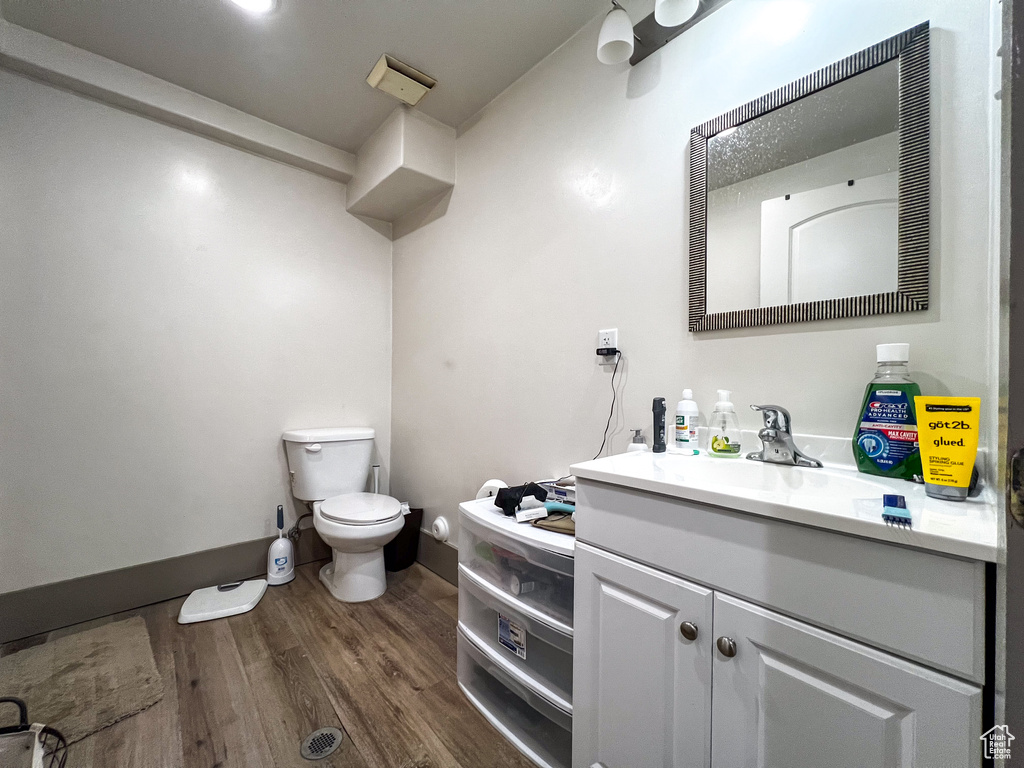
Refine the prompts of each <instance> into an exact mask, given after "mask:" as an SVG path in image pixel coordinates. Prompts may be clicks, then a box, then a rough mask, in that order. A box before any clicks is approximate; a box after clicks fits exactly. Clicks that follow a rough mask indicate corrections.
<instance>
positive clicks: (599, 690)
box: [573, 544, 714, 768]
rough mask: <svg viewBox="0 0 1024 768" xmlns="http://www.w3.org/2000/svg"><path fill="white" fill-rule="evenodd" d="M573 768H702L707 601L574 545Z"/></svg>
mask: <svg viewBox="0 0 1024 768" xmlns="http://www.w3.org/2000/svg"><path fill="white" fill-rule="evenodd" d="M576 585H577V586H576V613H575V622H576V636H575V639H574V648H573V658H574V668H573V675H574V678H573V679H574V681H575V696H574V702H575V704H574V710H573V716H574V719H575V720H574V727H573V745H574V746H573V764H574V765H578V766H579V765H583V766H588V768H589V766H591V765H593V764H594V763H596V762H600V763H602V764H603V765H606V766H608V768H611V766H623V767H624V768H625V766H630V767H631V768H639V767H640V766H666V767H668V766H676V767H677V768H688V767H689V766H706V765H709V764H710V755H711V730H710V728H708V724H709V723H710V717H711V660H712V653H711V652H712V631H711V617H712V608H713V602H714V595H713V593H712V591H711V590H710V589H705V588H704V587H699V586H697V585H696V584H690V583H688V582H686V581H683V580H682V579H678V578H675V577H674V576H670V575H668V574H666V573H660V572H658V571H656V570H654V569H653V568H646V567H644V566H642V565H637V564H634V563H630V562H629V561H628V560H625V559H623V558H621V557H616V556H615V555H611V554H607V553H602V552H600V551H599V550H597V549H593V548H590V547H587V546H585V545H582V544H577V547H576Z"/></svg>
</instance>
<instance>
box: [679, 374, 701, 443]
mask: <svg viewBox="0 0 1024 768" xmlns="http://www.w3.org/2000/svg"><path fill="white" fill-rule="evenodd" d="M699 419H700V409H698V408H697V403H695V402H694V400H693V390H692V389H684V390H683V399H682V400H680V401H679V403H678V404H677V405H676V448H679V449H680V450H681V451H683V452H684V453H686V454H689V455H693V454H695V453H696V452H697V421H698V420H699Z"/></svg>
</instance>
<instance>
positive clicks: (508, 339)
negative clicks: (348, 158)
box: [393, 0, 995, 522]
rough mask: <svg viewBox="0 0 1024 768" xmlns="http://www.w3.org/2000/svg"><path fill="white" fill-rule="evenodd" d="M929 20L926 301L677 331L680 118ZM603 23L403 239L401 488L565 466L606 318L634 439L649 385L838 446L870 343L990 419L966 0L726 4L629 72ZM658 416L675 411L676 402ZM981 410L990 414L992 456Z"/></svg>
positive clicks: (983, 29)
mask: <svg viewBox="0 0 1024 768" xmlns="http://www.w3.org/2000/svg"><path fill="white" fill-rule="evenodd" d="M926 19H930V20H931V22H932V25H933V30H934V31H933V37H932V42H933V54H932V62H933V64H932V77H933V98H932V108H933V123H932V124H933V148H932V156H933V170H934V179H933V187H932V194H933V200H934V202H933V207H932V212H933V217H934V219H933V220H934V226H933V228H932V238H933V254H934V257H933V269H934V273H933V274H934V277H933V287H932V308H931V309H929V310H928V311H927V312H922V313H915V314H910V315H891V316H881V317H870V318H851V319H844V320H838V321H830V322H820V323H812V324H800V325H788V326H778V327H769V328H761V329H752V330H737V331H725V332H715V333H703V334H691V333H689V332H688V331H687V328H686V321H687V312H686V300H687V268H686V255H687V218H686V198H685V194H684V192H685V189H686V167H687V165H686V163H687V159H686V146H687V141H688V138H689V131H690V128H691V127H692V126H694V125H697V124H699V123H701V122H703V121H705V120H708V119H710V118H712V117H714V116H716V115H718V114H720V113H722V112H724V111H726V110H728V109H730V108H733V107H735V106H737V105H740V104H742V103H744V102H746V101H749V100H750V99H753V98H756V97H758V96H760V95H762V94H763V93H766V92H768V91H771V90H772V89H774V88H777V87H779V86H781V85H783V84H785V83H788V82H790V81H792V80H795V79H797V78H799V77H801V76H803V75H805V74H807V73H808V72H810V71H812V70H815V69H817V68H819V67H822V66H825V65H828V64H830V63H832V62H834V61H836V60H838V59H840V58H842V57H844V56H847V55H850V54H852V53H855V52H856V51H859V50H861V49H862V48H865V47H867V46H870V45H872V44H874V43H876V42H878V41H880V40H882V39H884V38H886V37H888V36H890V35H892V34H895V33H897V32H899V31H902V30H904V29H906V28H909V27H911V26H913V25H915V24H917V23H919V22H921V21H924V20H926ZM599 24H600V19H595V20H594V21H593V22H592V23H591V24H589V25H588V26H587V27H585V28H584V29H583V30H581V31H580V33H579V34H577V35H576V36H575V37H574V38H572V39H571V40H569V41H568V42H567V43H566V44H565V45H564V46H562V47H561V48H560V49H559V50H557V51H556V52H555V53H553V54H552V55H551V56H549V57H548V58H547V59H545V60H544V61H543V62H541V63H540V64H539V65H538V66H537V67H536V68H534V69H533V70H532V71H531V72H530V73H528V74H527V75H526V76H524V77H523V78H522V79H521V80H519V81H518V82H516V83H515V84H514V85H513V86H511V87H510V88H509V89H508V90H507V91H506V92H505V93H504V94H502V95H501V96H500V97H499V98H498V99H496V100H495V101H494V102H492V103H491V104H490V105H489V106H488V107H487V108H486V109H485V110H483V112H482V113H480V114H479V115H478V116H477V117H476V118H475V119H473V120H471V121H469V123H467V124H466V125H464V126H463V127H462V129H461V134H460V137H459V139H458V166H459V167H458V182H457V184H456V186H455V190H454V193H453V194H452V196H451V199H450V201H449V204H448V208H447V211H446V213H445V215H444V216H442V217H440V218H437V219H436V220H435V221H433V222H432V223H430V224H428V225H426V226H424V227H423V228H421V229H419V230H417V231H415V232H413V233H411V234H408V235H406V236H405V237H402V238H401V239H399V240H398V241H396V242H395V244H394V305H395V313H394V383H393V393H394V396H393V422H394V445H393V462H394V467H395V476H394V485H393V488H394V490H395V492H396V493H397V495H399V496H402V497H403V498H408V499H409V500H410V501H412V502H414V503H416V504H420V505H423V506H425V507H426V509H427V512H428V515H427V517H428V521H427V522H429V518H432V517H433V516H435V515H437V514H440V513H444V514H447V515H448V516H449V517H450V518H454V517H455V514H456V513H455V510H456V505H457V502H459V501H460V500H463V499H466V498H471V497H472V496H473V494H474V493H475V491H476V489H477V487H478V486H479V484H480V483H481V482H483V481H484V480H486V479H488V478H490V477H500V478H503V479H505V480H506V481H508V482H510V483H511V482H518V481H524V480H528V479H534V478H539V477H541V476H544V475H561V474H564V473H565V472H566V471H567V469H568V465H569V464H570V463H571V462H574V461H579V460H581V459H588V458H590V457H591V456H593V455H594V453H595V452H596V451H597V449H598V445H599V444H600V441H601V431H602V429H603V427H604V422H605V417H606V414H607V410H608V406H609V399H610V398H609V395H610V391H609V371H608V370H607V369H604V368H601V367H599V366H597V365H596V364H595V359H594V355H593V349H594V341H595V335H596V331H597V330H598V329H599V328H607V327H618V328H619V331H620V346H621V347H622V348H623V349H624V350H625V353H626V356H627V363H626V373H625V376H624V379H623V387H622V392H621V395H622V405H623V409H624V416H622V417H620V418H619V419H618V421H617V424H616V426H617V427H618V431H617V433H616V434H615V436H614V438H613V440H612V449H613V451H616V452H617V451H621V450H623V449H624V448H625V444H626V442H627V439H628V432H626V430H625V428H626V427H633V426H644V427H645V428H646V431H647V433H648V436H649V434H650V418H651V415H650V405H651V398H652V397H654V396H659V395H660V396H665V397H666V398H667V399H668V400H669V402H670V404H672V405H674V401H675V400H676V399H677V398H678V397H679V393H680V391H681V390H682V389H683V387H693V388H694V391H695V392H696V395H697V398H698V401H699V403H700V405H701V406H702V408H703V409H710V407H711V406H712V402H713V398H714V390H715V388H718V387H724V388H729V389H732V390H733V391H734V399H735V401H736V402H738V403H739V410H740V418H741V423H742V424H743V425H744V426H745V427H754V426H756V425H757V417H756V414H754V413H752V412H750V411H749V410H747V405H748V404H750V403H754V402H760V403H763V402H776V403H781V404H783V405H785V406H788V407H789V409H790V410H791V411H792V414H793V419H794V424H795V428H796V430H797V431H798V432H803V433H812V434H813V433H817V434H826V435H844V436H845V435H849V434H852V432H853V427H854V423H855V421H856V417H857V409H858V406H859V404H860V400H861V396H862V392H863V388H864V385H865V384H866V382H867V381H868V380H869V379H870V377H871V375H872V373H873V371H874V347H875V345H876V344H878V343H880V342H888V341H907V342H910V343H911V345H912V353H911V354H912V362H911V368H912V370H913V371H914V373H915V376H916V378H917V379H918V381H919V382H920V384H921V385H922V388H923V389H924V390H925V391H926V392H931V393H945V392H950V393H955V394H962V395H981V396H983V397H985V398H986V402H987V403H988V405H989V406H990V407H991V414H994V413H995V409H994V399H993V395H994V392H995V390H994V381H992V380H991V376H990V373H989V372H991V371H994V369H995V365H994V361H993V360H991V359H990V358H989V356H988V354H989V353H988V350H989V348H990V346H991V339H992V315H993V313H994V312H995V303H994V302H992V301H990V284H991V278H990V269H991V262H990V257H989V255H988V254H989V239H988V238H989V216H990V210H991V209H990V203H989V193H990V182H991V179H990V175H989V159H990V158H989V151H990V147H989V143H988V137H989V135H990V128H989V110H990V105H991V104H992V103H993V102H992V101H991V97H990V94H991V92H992V88H991V87H990V83H989V63H988V62H989V60H990V59H991V57H992V54H993V50H992V48H991V46H990V44H989V7H988V4H987V3H985V2H978V1H977V0H976V1H975V2H970V3H964V2H960V1H959V0H957V1H956V2H954V1H953V0H904V1H902V2H899V3H893V2H891V0H829V2H810V0H808V1H807V2H802V1H801V0H782V1H774V2H767V1H766V0H733V1H732V2H730V3H728V4H727V5H726V6H724V7H723V8H722V9H721V10H718V11H716V12H715V13H714V14H713V15H712V16H710V17H709V18H708V19H706V20H704V21H702V22H701V23H699V24H698V25H696V26H695V27H694V28H693V29H691V30H689V31H687V32H686V33H685V34H684V35H682V36H681V37H680V38H677V39H676V40H675V41H673V42H672V43H670V44H669V45H668V46H666V47H665V48H663V49H662V50H661V51H660V52H659V53H657V54H655V55H654V56H652V57H650V58H649V59H647V60H646V61H644V62H643V63H642V64H640V65H639V66H637V67H635V68H630V67H629V66H628V65H625V64H624V65H622V66H618V67H605V66H601V65H600V64H598V62H597V60H596V58H595V53H594V52H595V41H596V37H597V31H598V26H599ZM672 405H670V407H672ZM993 424H994V415H993V416H992V417H991V418H990V419H989V420H988V427H989V434H988V435H987V439H988V443H989V444H991V442H992V440H993V439H994V434H992V432H993V430H992V427H993Z"/></svg>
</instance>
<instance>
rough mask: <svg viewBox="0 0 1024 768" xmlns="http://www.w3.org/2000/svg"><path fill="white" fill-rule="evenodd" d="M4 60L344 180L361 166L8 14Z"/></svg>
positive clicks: (1, 27)
mask: <svg viewBox="0 0 1024 768" xmlns="http://www.w3.org/2000/svg"><path fill="white" fill-rule="evenodd" d="M0 67H5V68H7V69H10V70H12V71H15V72H20V73H22V74H26V75H30V76H32V77H37V78H39V79H40V80H44V81H46V82H48V83H51V84H53V85H56V86H60V87H61V88H67V89H68V90H70V91H74V92H76V93H81V94H84V95H85V96H89V97H90V98H93V99H97V100H99V101H102V102H106V103H107V104H113V105H114V106H116V107H120V108H121V109H126V110H128V111H130V112H137V113H139V114H142V115H145V116H146V117H150V118H152V119H154V120H159V121H160V122H163V123H167V124H169V125H174V126H177V127H179V128H184V129H185V130H189V131H192V132H194V133H198V134H199V135H201V136H206V137H208V138H211V139H215V140H217V141H222V142H224V143H225V144H229V145H231V146H234V147H238V148H239V149H244V150H246V151H248V152H252V153H254V154H257V155H262V156H263V157H267V158H270V159H271V160H277V161H278V162H282V163H286V164H288V165H293V166H295V167H296V168H302V169H303V170H307V171H311V172H312V173H316V174H319V175H321V176H326V177H328V178H331V179H335V180H337V181H340V182H342V183H345V182H347V181H348V180H349V179H350V178H351V177H352V173H353V170H354V168H355V157H354V156H353V155H352V154H351V153H349V152H345V151H344V150H341V149H338V148H336V147H331V146H328V145H327V144H323V143H321V142H319V141H315V140H314V139H310V138H308V137H306V136H301V135H299V134H297V133H295V132H294V131H289V130H288V129H286V128H282V127H280V126H278V125H274V124H273V123H268V122H267V121H266V120H261V119H260V118H258V117H253V116H252V115H250V114H248V113H246V112H242V111H241V110H238V109H235V108H234V107H229V106H227V105H226V104H222V103H220V102H218V101H214V100H213V99H209V98H207V97H205V96H200V95H199V94H197V93H193V92H192V91H189V90H187V89H185V88H182V87H180V86H177V85H174V84H173V83H169V82H167V81H166V80H161V79H160V78H158V77H154V76H152V75H147V74H146V73H144V72H140V71H139V70H137V69H133V68H131V67H128V66H125V65H124V64H119V63H117V62H116V61H111V60H110V59H106V58H104V57H102V56H99V55H97V54H95V53H90V52H89V51H85V50H82V49H81V48H76V47H75V46H73V45H70V44H68V43H64V42H61V41H60V40H55V39H53V38H52V37H47V36H46V35H43V34H40V33H39V32H33V31H32V30H30V29H24V28H23V27H19V26H18V25H16V24H12V23H10V22H8V21H5V20H4V19H3V18H2V17H0Z"/></svg>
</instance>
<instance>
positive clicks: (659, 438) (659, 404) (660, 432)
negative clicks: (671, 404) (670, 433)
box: [651, 397, 665, 453]
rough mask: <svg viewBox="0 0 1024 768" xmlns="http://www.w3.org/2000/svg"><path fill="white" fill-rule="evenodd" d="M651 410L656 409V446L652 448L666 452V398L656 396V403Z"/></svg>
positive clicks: (658, 451)
mask: <svg viewBox="0 0 1024 768" xmlns="http://www.w3.org/2000/svg"><path fill="white" fill-rule="evenodd" d="M651 410H652V411H654V447H653V448H652V449H651V450H653V451H654V452H655V453H664V452H665V398H664V397H656V398H654V404H653V405H652V406H651Z"/></svg>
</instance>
